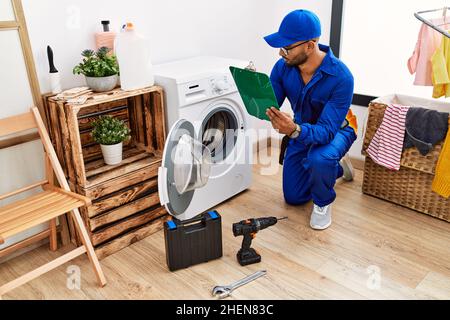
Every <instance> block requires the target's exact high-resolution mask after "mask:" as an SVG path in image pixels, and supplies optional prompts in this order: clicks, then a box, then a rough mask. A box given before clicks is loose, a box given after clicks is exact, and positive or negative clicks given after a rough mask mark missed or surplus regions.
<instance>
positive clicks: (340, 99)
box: [298, 76, 354, 145]
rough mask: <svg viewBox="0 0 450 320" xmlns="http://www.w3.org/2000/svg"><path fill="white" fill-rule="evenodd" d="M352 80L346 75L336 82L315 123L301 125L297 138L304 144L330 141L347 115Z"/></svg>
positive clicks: (351, 96)
mask: <svg viewBox="0 0 450 320" xmlns="http://www.w3.org/2000/svg"><path fill="white" fill-rule="evenodd" d="M353 89H354V80H353V77H352V76H350V77H347V78H345V79H343V81H342V82H339V83H337V84H336V88H335V89H334V91H333V93H332V94H331V98H330V99H329V100H328V102H327V103H326V104H325V107H324V109H323V111H322V114H321V115H320V117H319V120H318V121H317V123H316V124H309V123H305V124H302V125H301V128H302V132H301V134H300V136H299V137H298V139H299V140H300V141H302V142H304V143H305V144H311V143H313V144H320V145H324V144H328V143H330V142H331V141H332V140H333V139H334V137H335V135H336V133H337V132H338V130H339V129H340V127H341V125H342V123H343V122H344V120H345V117H346V116H347V113H348V111H349V109H350V106H351V104H352V99H353Z"/></svg>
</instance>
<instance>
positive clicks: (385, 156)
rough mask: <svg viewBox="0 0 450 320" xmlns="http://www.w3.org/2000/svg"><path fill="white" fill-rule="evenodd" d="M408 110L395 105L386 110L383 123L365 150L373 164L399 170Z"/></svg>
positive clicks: (405, 107)
mask: <svg viewBox="0 0 450 320" xmlns="http://www.w3.org/2000/svg"><path fill="white" fill-rule="evenodd" d="M408 110H409V107H407V106H401V105H396V104H393V105H388V107H387V108H386V111H385V112H384V117H383V121H382V122H381V125H380V127H379V128H378V130H377V132H376V133H375V135H374V137H373V139H372V141H371V143H370V145H369V148H367V153H368V154H369V156H370V157H371V158H372V160H373V161H374V162H375V163H377V164H379V165H381V166H384V167H386V168H388V169H391V170H397V171H398V170H400V160H401V157H402V151H403V140H404V138H405V123H406V114H407V113H408Z"/></svg>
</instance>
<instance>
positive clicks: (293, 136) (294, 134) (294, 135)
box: [289, 124, 302, 139]
mask: <svg viewBox="0 0 450 320" xmlns="http://www.w3.org/2000/svg"><path fill="white" fill-rule="evenodd" d="M295 126H296V127H295V130H294V132H292V133H291V134H290V135H289V138H291V139H297V138H298V137H299V136H300V133H301V132H302V127H300V126H299V125H298V124H295Z"/></svg>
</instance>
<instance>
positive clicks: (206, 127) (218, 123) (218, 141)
mask: <svg viewBox="0 0 450 320" xmlns="http://www.w3.org/2000/svg"><path fill="white" fill-rule="evenodd" d="M237 130H238V122H237V119H236V116H235V115H234V114H233V113H231V112H230V111H228V110H226V109H223V108H218V109H216V110H214V111H213V112H211V113H210V114H209V115H208V116H207V117H206V118H205V121H204V122H203V125H202V133H201V135H202V137H201V139H202V143H203V144H204V145H205V146H206V147H208V149H209V150H210V151H211V157H212V160H213V162H215V163H216V162H220V161H222V160H225V159H226V158H227V157H228V156H229V154H230V153H231V152H232V151H233V149H234V147H235V145H236V139H237V136H236V131H237Z"/></svg>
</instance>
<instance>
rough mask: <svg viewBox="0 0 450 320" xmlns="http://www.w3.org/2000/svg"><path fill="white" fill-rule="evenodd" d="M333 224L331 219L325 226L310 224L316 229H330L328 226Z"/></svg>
mask: <svg viewBox="0 0 450 320" xmlns="http://www.w3.org/2000/svg"><path fill="white" fill-rule="evenodd" d="M331 224H332V221H330V222H329V223H328V224H326V225H325V226H323V227H319V226H314V225H311V224H310V226H311V228H312V229H314V230H318V231H323V230H326V229H328V228H329V227H330V226H331Z"/></svg>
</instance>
